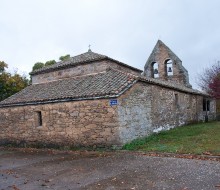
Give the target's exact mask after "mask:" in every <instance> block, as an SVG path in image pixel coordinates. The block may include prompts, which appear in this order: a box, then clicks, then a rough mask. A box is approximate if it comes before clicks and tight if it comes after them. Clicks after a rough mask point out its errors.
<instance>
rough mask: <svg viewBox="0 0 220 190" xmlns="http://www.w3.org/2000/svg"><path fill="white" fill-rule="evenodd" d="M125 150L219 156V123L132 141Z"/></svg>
mask: <svg viewBox="0 0 220 190" xmlns="http://www.w3.org/2000/svg"><path fill="white" fill-rule="evenodd" d="M123 149H125V150H143V151H149V152H168V153H180V154H189V153H190V154H204V153H205V154H207V153H210V154H212V155H220V122H210V123H200V124H193V125H187V126H182V127H177V128H175V129H171V130H169V131H162V132H160V133H158V134H153V135H150V136H148V137H146V138H141V139H137V140H134V141H132V142H131V143H129V144H125V145H124V146H123Z"/></svg>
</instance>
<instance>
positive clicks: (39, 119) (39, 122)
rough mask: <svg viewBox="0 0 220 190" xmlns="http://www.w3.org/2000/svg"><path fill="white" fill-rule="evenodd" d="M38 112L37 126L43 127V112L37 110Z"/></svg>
mask: <svg viewBox="0 0 220 190" xmlns="http://www.w3.org/2000/svg"><path fill="white" fill-rule="evenodd" d="M36 113H37V126H38V127H41V126H42V124H43V121H42V113H41V111H37V112H36Z"/></svg>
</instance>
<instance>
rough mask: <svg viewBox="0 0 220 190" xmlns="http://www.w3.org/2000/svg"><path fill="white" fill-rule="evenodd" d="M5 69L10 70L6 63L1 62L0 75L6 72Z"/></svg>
mask: <svg viewBox="0 0 220 190" xmlns="http://www.w3.org/2000/svg"><path fill="white" fill-rule="evenodd" d="M5 68H8V65H7V64H6V63H5V62H4V61H0V73H2V72H4V71H5Z"/></svg>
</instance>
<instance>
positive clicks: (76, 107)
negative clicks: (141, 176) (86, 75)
mask: <svg viewBox="0 0 220 190" xmlns="http://www.w3.org/2000/svg"><path fill="white" fill-rule="evenodd" d="M39 112H41V114H42V126H39V121H38V119H39V118H38V115H37V114H38V113H39ZM116 112H117V111H116V107H111V106H109V100H93V101H77V102H65V103H56V104H45V105H36V106H21V107H12V108H1V109H0V130H1V133H0V142H1V144H4V143H8V142H9V141H10V142H16V143H27V144H35V145H36V144H41V145H42V144H45V145H49V146H50V145H59V146H94V145H95V146H110V145H119V144H121V143H120V139H119V137H118V119H117V117H116V115H117V114H116Z"/></svg>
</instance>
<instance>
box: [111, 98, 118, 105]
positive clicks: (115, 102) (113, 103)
mask: <svg viewBox="0 0 220 190" xmlns="http://www.w3.org/2000/svg"><path fill="white" fill-rule="evenodd" d="M109 104H110V106H116V105H118V100H116V99H113V100H109Z"/></svg>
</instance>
